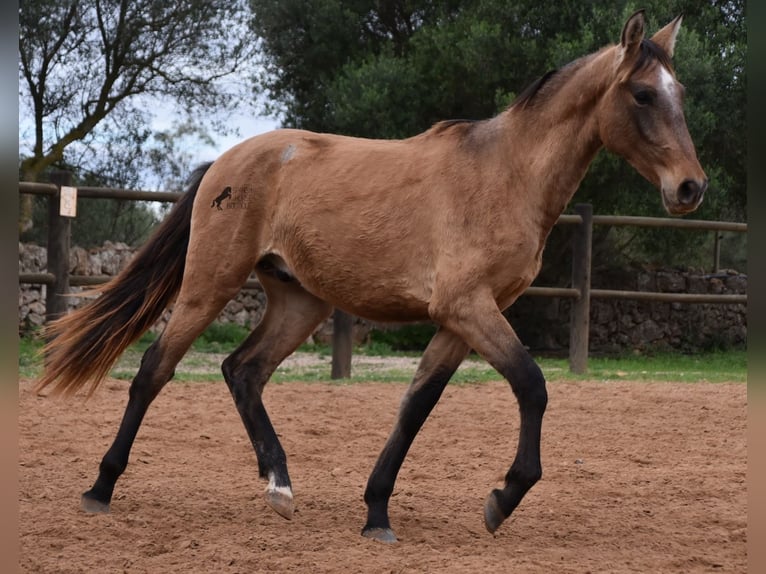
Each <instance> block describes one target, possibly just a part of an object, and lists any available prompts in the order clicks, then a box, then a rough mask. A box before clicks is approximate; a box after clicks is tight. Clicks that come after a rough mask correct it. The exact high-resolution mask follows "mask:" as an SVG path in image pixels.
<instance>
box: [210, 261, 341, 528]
mask: <svg viewBox="0 0 766 574" xmlns="http://www.w3.org/2000/svg"><path fill="white" fill-rule="evenodd" d="M258 277H259V278H260V280H261V284H262V285H263V287H264V290H265V291H266V295H267V298H268V303H267V306H266V312H265V314H264V316H263V319H262V320H261V322H260V323H259V324H258V326H257V327H256V328H255V330H254V331H253V332H252V333H251V334H250V335H249V336H248V338H247V339H246V340H245V341H244V342H243V343H242V344H241V345H240V346H239V348H238V349H237V350H236V351H234V353H232V354H231V355H230V356H229V357H227V358H226V360H224V362H223V365H222V371H223V376H224V378H225V379H226V384H227V385H228V386H229V390H230V391H231V395H232V397H233V398H234V403H235V404H236V406H237V410H238V411H239V414H240V416H241V417H242V422H243V423H244V425H245V429H246V430H247V434H248V436H249V437H250V441H251V442H252V444H253V448H254V449H255V453H256V456H257V458H258V471H259V475H260V476H261V477H262V478H267V479H268V481H269V484H268V487H267V489H266V502H267V503H268V504H269V506H271V507H272V508H273V509H274V510H275V511H276V512H277V513H278V514H280V515H281V516H283V517H285V518H288V519H290V518H292V515H293V508H294V505H293V494H292V485H291V483H290V476H289V474H288V471H287V457H286V455H285V451H284V449H283V448H282V445H281V444H280V442H279V439H278V438H277V434H276V432H275V431H274V427H273V426H272V424H271V421H270V420H269V416H268V414H267V413H266V409H265V407H264V405H263V400H262V392H263V387H264V385H265V384H266V382H267V381H268V380H269V377H271V374H272V373H273V372H274V370H275V369H276V368H277V366H278V365H279V363H281V362H282V360H283V359H284V358H285V357H287V356H288V355H289V354H290V353H292V352H293V351H294V350H295V349H296V348H297V347H298V346H299V345H300V344H301V343H303V341H305V340H306V338H307V337H308V336H309V335H310V334H311V332H312V331H313V330H314V328H315V327H316V326H317V325H318V324H319V323H320V322H321V321H323V320H324V319H326V318H327V317H329V315H330V313H331V311H332V307H331V306H330V305H329V304H327V303H325V302H324V301H322V300H320V299H317V298H316V297H314V296H313V295H311V294H310V293H308V292H307V291H305V290H304V289H303V288H302V287H301V286H300V284H299V283H298V282H297V281H296V280H295V279H293V278H292V277H291V276H289V275H287V274H285V273H283V272H281V271H279V270H277V269H275V268H272V267H268V268H266V267H259V269H258Z"/></svg>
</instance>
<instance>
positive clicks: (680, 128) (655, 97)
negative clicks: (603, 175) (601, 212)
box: [598, 11, 707, 214]
mask: <svg viewBox="0 0 766 574" xmlns="http://www.w3.org/2000/svg"><path fill="white" fill-rule="evenodd" d="M680 27H681V17H680V16H679V17H677V18H676V19H675V20H673V21H672V22H671V23H670V24H668V25H667V26H665V27H664V28H662V29H661V30H660V31H659V32H657V33H656V34H655V35H654V36H652V38H651V39H648V40H647V39H645V38H644V14H643V11H639V12H636V13H635V14H634V15H633V16H631V17H630V18H629V19H628V21H627V22H626V24H625V27H624V28H623V30H622V37H621V41H620V44H619V45H618V46H615V47H614V49H613V52H614V54H615V64H614V71H615V72H616V73H615V75H614V77H613V79H612V80H611V85H610V86H609V88H608V90H607V92H606V94H605V96H604V99H603V100H602V103H601V106H600V110H599V114H598V122H599V132H600V136H601V139H602V141H603V143H604V146H605V147H606V148H607V149H609V150H610V151H613V152H615V153H617V154H619V155H621V156H623V157H624V158H625V159H626V160H627V161H628V162H629V163H630V164H631V165H632V166H633V167H635V168H636V169H637V170H638V172H639V173H640V174H641V175H643V176H644V177H645V178H646V179H648V180H649V181H650V182H652V183H653V184H655V185H656V186H657V187H659V188H660V190H661V192H662V202H663V204H664V206H665V209H666V210H667V211H668V213H671V214H683V213H688V212H690V211H694V210H695V209H696V208H697V207H698V206H699V204H700V203H701V202H702V196H703V195H704V193H705V190H706V188H707V177H706V176H705V172H704V171H703V170H702V166H700V164H699V161H698V160H697V154H696V152H695V150H694V144H693V143H692V140H691V137H690V136H689V130H688V129H687V127H686V120H685V119H684V113H683V95H684V87H683V86H682V85H681V84H680V83H679V82H678V80H676V77H675V73H674V72H673V68H672V65H671V63H670V58H671V57H672V56H673V48H674V46H675V41H676V36H677V34H678V30H679V28H680Z"/></svg>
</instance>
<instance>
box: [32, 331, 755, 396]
mask: <svg viewBox="0 0 766 574" xmlns="http://www.w3.org/2000/svg"><path fill="white" fill-rule="evenodd" d="M240 329H241V328H240ZM242 338H243V334H242V333H241V332H239V331H238V330H237V329H235V328H232V327H231V326H226V327H225V328H224V329H222V330H220V331H215V332H209V333H205V334H203V335H202V336H201V337H200V338H199V339H198V340H197V342H195V344H194V346H193V347H192V349H191V350H190V351H189V352H188V353H187V355H186V356H185V357H184V359H183V360H182V361H181V363H180V364H179V366H178V368H177V369H176V377H175V378H176V379H177V380H184V381H210V380H222V375H221V369H220V365H221V361H222V360H223V359H224V358H225V357H226V355H227V354H228V353H229V352H231V350H232V349H234V348H235V347H236V345H237V344H238V343H239V342H240V341H241V340H242ZM153 340H154V337H153V336H151V335H147V336H145V337H143V338H142V339H141V340H139V341H138V342H137V343H135V344H134V345H132V346H131V347H130V348H128V349H127V350H126V351H125V353H124V354H123V356H122V357H121V358H120V360H119V361H118V362H117V364H116V365H115V367H114V369H113V370H112V376H114V377H115V378H118V379H126V380H129V379H131V378H132V377H133V376H134V375H135V372H136V369H137V368H138V365H139V363H140V361H141V356H142V355H143V353H144V351H145V350H146V348H147V347H148V346H149V345H150V344H151V342H152V341H153ZM41 346H42V345H41V343H40V341H39V340H36V339H31V338H22V339H21V340H20V345H19V376H20V377H23V378H34V377H36V376H37V375H38V374H39V373H40V371H41V368H42V367H41V364H42V363H41V359H40V357H39V355H38V353H39V351H40V349H41ZM381 356H383V357H389V358H397V359H398V360H397V361H381V360H379V357H381ZM418 357H419V353H415V352H392V351H391V350H390V347H387V346H386V345H385V344H381V343H378V344H376V345H373V346H371V347H360V348H358V349H355V350H354V359H353V363H352V377H351V378H350V379H346V380H343V381H341V382H342V383H354V382H359V381H370V380H374V381H381V382H409V381H410V379H411V378H412V375H413V374H414V372H415V369H416V365H417V359H418ZM537 361H538V364H539V365H540V367H541V369H542V370H543V373H544V375H545V377H546V379H547V380H548V381H551V382H555V381H563V380H569V381H571V380H590V381H602V382H609V381H619V380H626V381H660V382H663V381H664V382H688V383H695V382H714V383H715V382H742V383H745V382H747V353H746V351H717V352H709V353H703V354H698V355H682V354H675V353H662V354H647V355H634V354H630V355H623V356H618V357H591V358H590V360H589V364H588V372H587V373H585V374H582V375H576V374H573V373H571V372H569V366H568V361H567V359H562V358H547V357H538V358H537ZM330 364H331V350H330V348H329V347H326V346H321V345H304V346H302V347H301V348H300V349H299V351H298V353H296V355H294V356H293V357H291V358H290V359H288V360H287V361H286V362H285V363H284V364H283V365H281V366H280V367H279V368H278V369H277V371H276V372H275V373H274V376H273V377H272V379H271V380H272V381H273V382H277V383H281V382H288V381H306V382H323V381H324V382H327V381H330ZM499 378H500V376H499V375H498V374H497V372H495V371H494V370H493V369H492V368H491V367H490V366H489V365H488V364H487V363H486V362H484V361H482V360H481V359H479V358H477V357H475V356H472V357H469V359H467V360H466V361H465V362H464V363H463V365H461V367H460V369H459V370H458V371H457V373H455V375H454V376H453V378H452V382H454V383H456V384H473V383H481V382H486V381H492V380H498V379H499ZM336 382H338V381H336Z"/></svg>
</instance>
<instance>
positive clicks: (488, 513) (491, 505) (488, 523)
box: [484, 490, 506, 534]
mask: <svg viewBox="0 0 766 574" xmlns="http://www.w3.org/2000/svg"><path fill="white" fill-rule="evenodd" d="M505 519H506V516H505V515H504V514H503V511H502V510H500V504H499V503H498V502H497V494H496V490H493V491H492V492H490V493H489V496H488V497H487V499H486V500H485V501H484V526H485V527H486V528H487V530H488V531H489V532H490V534H494V533H495V530H497V529H498V528H499V527H500V525H501V524H502V523H503V521H504V520H505Z"/></svg>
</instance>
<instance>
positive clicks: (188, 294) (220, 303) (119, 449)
mask: <svg viewBox="0 0 766 574" xmlns="http://www.w3.org/2000/svg"><path fill="white" fill-rule="evenodd" d="M248 266H249V268H250V269H252V264H248V263H247V262H245V263H244V264H243V265H241V266H240V269H239V271H238V272H237V268H236V266H235V265H233V264H232V266H231V267H230V271H231V273H232V274H233V275H232V276H231V277H236V280H232V281H231V282H230V283H229V284H230V285H232V287H230V288H228V289H211V290H210V292H208V293H205V294H204V295H202V294H200V293H198V288H197V287H198V286H197V287H194V286H192V287H189V286H188V285H184V286H183V287H182V288H181V292H180V294H179V296H178V300H177V302H176V304H175V306H174V308H173V314H172V315H171V318H170V321H169V322H168V324H167V326H166V327H165V330H164V331H163V333H162V335H160V337H159V338H158V339H157V340H156V341H155V342H154V343H153V344H152V345H151V347H149V349H147V351H146V352H145V353H144V356H143V358H142V359H141V366H140V368H139V370H138V373H137V374H136V376H135V378H134V379H133V382H132V383H131V385H130V390H129V397H128V404H127V406H126V408H125V413H124V415H123V418H122V422H121V423H120V428H119V430H118V431H117V436H116V437H115V439H114V442H113V443H112V445H111V447H110V448H109V450H108V451H107V452H106V454H105V455H104V457H103V459H102V460H101V464H100V465H99V474H98V478H97V479H96V482H95V483H94V485H93V487H92V488H91V489H90V490H88V491H87V492H85V493H84V494H83V495H82V508H83V510H85V511H86V512H108V511H109V504H110V502H111V499H112V493H113V491H114V486H115V483H116V482H117V479H118V478H119V477H120V475H121V474H122V473H123V472H124V471H125V468H126V467H127V465H128V457H129V455H130V449H131V447H132V445H133V441H134V440H135V438H136V434H137V433H138V429H139V427H140V426H141V421H142V420H143V418H144V415H145V414H146V411H147V409H148V408H149V405H150V404H151V403H152V401H153V400H154V399H155V398H156V397H157V395H158V394H159V392H160V391H161V390H162V388H163V387H164V386H165V384H166V383H167V382H168V381H169V380H170V379H171V378H172V377H173V374H174V371H175V368H176V365H177V364H178V362H179V361H180V360H181V358H182V357H183V355H184V354H185V353H186V351H187V350H188V349H189V347H190V346H191V344H192V343H193V342H194V339H196V338H197V336H198V335H199V334H200V333H202V331H203V330H204V329H205V327H207V326H208V325H209V324H210V323H211V322H212V321H213V320H214V319H215V318H216V316H217V315H218V313H220V311H221V309H223V307H224V306H225V305H226V303H227V302H228V300H229V299H230V298H231V297H232V296H234V294H235V293H236V291H237V289H236V288H234V287H233V285H236V284H237V281H239V284H241V283H244V281H245V279H246V278H247V275H248V273H249V269H248V268H247V267H248Z"/></svg>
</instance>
